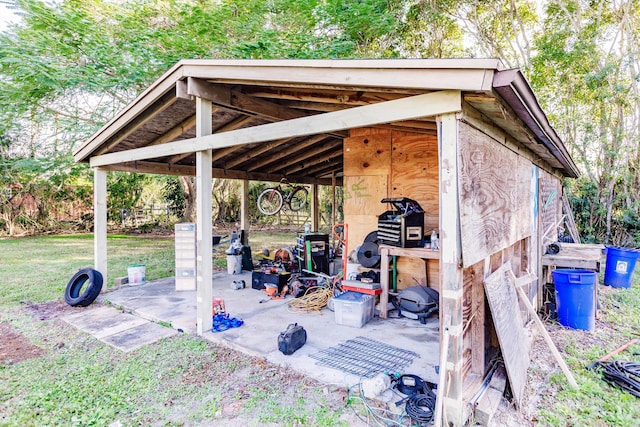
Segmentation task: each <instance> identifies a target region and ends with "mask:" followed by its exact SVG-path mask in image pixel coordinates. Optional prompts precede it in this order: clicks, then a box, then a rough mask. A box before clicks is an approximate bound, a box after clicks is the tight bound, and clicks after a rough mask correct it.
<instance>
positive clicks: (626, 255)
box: [604, 247, 640, 288]
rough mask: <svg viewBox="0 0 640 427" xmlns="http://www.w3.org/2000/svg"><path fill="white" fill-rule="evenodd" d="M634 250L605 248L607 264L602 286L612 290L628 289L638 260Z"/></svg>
mask: <svg viewBox="0 0 640 427" xmlns="http://www.w3.org/2000/svg"><path fill="white" fill-rule="evenodd" d="M638 255H640V252H638V251H637V250H636V249H626V248H611V247H609V248H607V264H606V267H605V270H604V284H605V285H608V286H611V287H613V288H629V287H631V281H632V279H633V270H634V269H635V267H636V260H637V259H638Z"/></svg>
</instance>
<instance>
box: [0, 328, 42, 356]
mask: <svg viewBox="0 0 640 427" xmlns="http://www.w3.org/2000/svg"><path fill="white" fill-rule="evenodd" d="M0 337H2V340H0V364H2V365H12V364H14V363H19V362H22V361H23V360H28V359H34V358H37V357H40V356H42V355H43V354H44V351H43V350H42V349H41V348H40V347H38V346H35V345H33V344H31V343H30V342H29V340H28V339H27V338H26V337H25V336H24V335H22V334H21V333H20V332H18V331H16V330H14V329H13V328H12V327H11V325H10V324H9V323H7V322H0Z"/></svg>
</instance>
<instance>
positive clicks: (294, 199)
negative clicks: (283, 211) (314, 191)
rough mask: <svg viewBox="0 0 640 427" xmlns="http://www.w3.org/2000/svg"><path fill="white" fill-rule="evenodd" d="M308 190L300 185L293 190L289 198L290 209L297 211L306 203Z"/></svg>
mask: <svg viewBox="0 0 640 427" xmlns="http://www.w3.org/2000/svg"><path fill="white" fill-rule="evenodd" d="M308 195H309V192H308V191H307V189H306V188H304V187H300V188H298V189H297V190H295V191H294V192H293V194H292V195H291V199H289V207H290V208H291V210H292V211H294V212H297V211H299V210H301V209H304V207H305V206H306V205H307V196H308Z"/></svg>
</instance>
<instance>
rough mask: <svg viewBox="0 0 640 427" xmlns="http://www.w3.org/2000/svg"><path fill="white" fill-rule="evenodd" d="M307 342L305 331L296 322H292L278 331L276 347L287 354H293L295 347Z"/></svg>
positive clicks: (297, 347)
mask: <svg viewBox="0 0 640 427" xmlns="http://www.w3.org/2000/svg"><path fill="white" fill-rule="evenodd" d="M306 342H307V331H305V329H304V328H303V327H302V326H299V325H298V324H297V323H295V324H294V323H292V324H290V325H289V326H288V327H287V330H286V331H283V332H280V335H279V336H278V349H279V350H280V351H281V352H282V353H283V354H286V355H287V356H288V355H290V354H293V353H294V352H295V351H296V350H297V349H299V348H300V347H302V346H303V345H304V343H306Z"/></svg>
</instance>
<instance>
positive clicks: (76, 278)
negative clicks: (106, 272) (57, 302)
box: [64, 268, 103, 307]
mask: <svg viewBox="0 0 640 427" xmlns="http://www.w3.org/2000/svg"><path fill="white" fill-rule="evenodd" d="M102 280H103V279H102V273H100V272H99V271H98V270H94V269H93V268H83V269H82V270H80V271H78V272H77V273H76V274H74V275H73V277H72V278H71V280H69V283H67V289H66V290H65V291H64V300H65V301H66V302H67V304H69V305H70V306H72V307H86V306H88V305H89V304H91V303H92V302H93V301H94V300H95V299H96V298H97V297H98V295H99V294H100V291H101V290H102ZM87 282H88V284H87Z"/></svg>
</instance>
